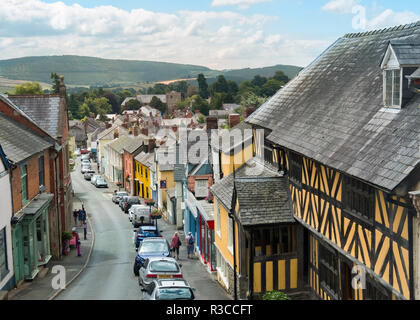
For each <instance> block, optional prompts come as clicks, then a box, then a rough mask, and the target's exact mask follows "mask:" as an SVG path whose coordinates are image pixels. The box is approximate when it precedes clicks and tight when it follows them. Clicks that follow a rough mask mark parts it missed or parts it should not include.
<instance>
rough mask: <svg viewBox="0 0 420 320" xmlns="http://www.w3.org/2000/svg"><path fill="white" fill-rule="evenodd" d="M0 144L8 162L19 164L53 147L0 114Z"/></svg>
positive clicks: (50, 143)
mask: <svg viewBox="0 0 420 320" xmlns="http://www.w3.org/2000/svg"><path fill="white" fill-rule="evenodd" d="M0 144H1V146H2V147H3V150H4V153H5V154H6V157H7V158H8V159H9V160H12V161H13V162H16V163H18V162H20V161H23V160H25V159H27V158H29V157H31V156H32V155H34V154H37V153H39V152H41V151H43V150H45V149H47V148H49V147H52V146H54V144H53V143H52V142H48V141H46V140H45V139H43V138H42V137H40V136H38V135H36V134H34V133H32V132H31V131H30V130H27V129H25V128H24V127H22V126H21V125H20V124H18V123H17V122H15V121H13V120H10V119H9V118H8V117H6V116H5V115H4V114H2V113H0Z"/></svg>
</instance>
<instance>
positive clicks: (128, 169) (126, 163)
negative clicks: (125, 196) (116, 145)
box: [123, 151, 134, 193]
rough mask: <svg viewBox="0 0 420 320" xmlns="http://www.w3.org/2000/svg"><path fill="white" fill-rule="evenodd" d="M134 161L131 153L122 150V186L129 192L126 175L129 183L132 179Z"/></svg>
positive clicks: (129, 187)
mask: <svg viewBox="0 0 420 320" xmlns="http://www.w3.org/2000/svg"><path fill="white" fill-rule="evenodd" d="M133 166H134V161H133V155H132V154H130V153H128V152H127V151H124V153H123V168H124V186H125V191H127V192H129V193H131V186H130V182H127V181H126V179H127V177H128V178H129V179H130V181H131V183H133V180H134V168H133Z"/></svg>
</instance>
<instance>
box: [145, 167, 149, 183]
mask: <svg viewBox="0 0 420 320" xmlns="http://www.w3.org/2000/svg"><path fill="white" fill-rule="evenodd" d="M144 174H145V175H146V180H147V179H149V176H148V173H147V169H145V170H144Z"/></svg>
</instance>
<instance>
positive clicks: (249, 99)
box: [240, 92, 268, 109]
mask: <svg viewBox="0 0 420 320" xmlns="http://www.w3.org/2000/svg"><path fill="white" fill-rule="evenodd" d="M267 100H268V98H264V97H259V96H257V95H256V94H255V93H253V92H248V93H246V94H244V95H243V96H242V98H241V104H240V106H241V107H242V108H248V107H251V106H253V107H255V109H258V108H259V107H260V106H261V105H262V104H263V103H264V102H266V101H267Z"/></svg>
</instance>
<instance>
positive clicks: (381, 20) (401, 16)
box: [366, 9, 420, 30]
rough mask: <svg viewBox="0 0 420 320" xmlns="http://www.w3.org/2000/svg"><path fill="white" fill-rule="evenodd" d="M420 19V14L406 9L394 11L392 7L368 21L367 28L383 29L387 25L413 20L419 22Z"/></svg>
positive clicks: (396, 24)
mask: <svg viewBox="0 0 420 320" xmlns="http://www.w3.org/2000/svg"><path fill="white" fill-rule="evenodd" d="M419 20H420V15H418V14H416V13H414V12H411V11H404V12H394V11H392V10H391V9H387V10H385V11H383V12H382V13H380V14H379V15H377V16H376V17H374V18H372V19H371V20H368V21H367V24H366V29H367V30H374V29H381V28H387V27H393V26H398V25H402V24H408V23H412V22H417V21H419Z"/></svg>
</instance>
